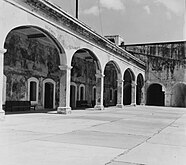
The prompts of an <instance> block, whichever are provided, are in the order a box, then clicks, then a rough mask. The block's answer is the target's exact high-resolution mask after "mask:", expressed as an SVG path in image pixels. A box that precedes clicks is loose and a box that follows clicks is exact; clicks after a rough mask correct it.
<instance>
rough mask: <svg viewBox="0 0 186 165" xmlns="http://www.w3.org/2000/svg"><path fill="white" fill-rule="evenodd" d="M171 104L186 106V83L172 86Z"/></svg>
mask: <svg viewBox="0 0 186 165" xmlns="http://www.w3.org/2000/svg"><path fill="white" fill-rule="evenodd" d="M171 106H173V107H186V85H185V84H183V83H179V84H176V85H175V86H174V87H173V88H172V98H171Z"/></svg>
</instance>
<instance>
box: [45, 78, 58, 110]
mask: <svg viewBox="0 0 186 165" xmlns="http://www.w3.org/2000/svg"><path fill="white" fill-rule="evenodd" d="M55 88H56V83H55V81H54V80H52V79H45V80H44V81H43V98H44V103H43V105H44V108H47V109H54V108H55Z"/></svg>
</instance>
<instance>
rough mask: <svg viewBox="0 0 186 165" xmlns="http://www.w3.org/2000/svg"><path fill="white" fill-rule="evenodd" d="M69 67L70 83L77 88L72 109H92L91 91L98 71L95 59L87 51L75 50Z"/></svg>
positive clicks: (91, 53) (93, 99) (97, 63)
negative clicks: (76, 97)
mask: <svg viewBox="0 0 186 165" xmlns="http://www.w3.org/2000/svg"><path fill="white" fill-rule="evenodd" d="M71 66H72V70H71V83H75V84H76V85H77V86H78V88H77V90H78V91H77V93H78V100H77V101H76V104H75V107H74V108H76V109H77V108H79V109H83V108H86V107H93V106H94V105H93V104H92V103H93V102H95V97H94V96H95V95H94V94H93V92H94V91H93V90H92V89H93V87H95V86H96V73H97V71H98V70H100V65H99V61H98V59H97V57H96V56H95V55H94V53H93V52H92V51H90V50H88V49H80V50H77V51H76V52H75V54H74V55H73V58H72V62H71ZM71 97H73V96H72V93H71V96H70V98H71Z"/></svg>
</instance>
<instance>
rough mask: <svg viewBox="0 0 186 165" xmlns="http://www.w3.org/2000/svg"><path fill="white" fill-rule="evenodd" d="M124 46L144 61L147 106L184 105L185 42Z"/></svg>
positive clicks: (185, 96)
mask: <svg viewBox="0 0 186 165" xmlns="http://www.w3.org/2000/svg"><path fill="white" fill-rule="evenodd" d="M123 48H124V49H125V50H127V51H128V52H130V53H132V54H133V55H135V56H136V57H137V58H139V59H141V60H142V61H144V62H145V63H146V74H145V93H146V104H147V105H161V106H175V107H186V41H177V42H176V41H175V42H162V43H148V44H132V45H125V46H123Z"/></svg>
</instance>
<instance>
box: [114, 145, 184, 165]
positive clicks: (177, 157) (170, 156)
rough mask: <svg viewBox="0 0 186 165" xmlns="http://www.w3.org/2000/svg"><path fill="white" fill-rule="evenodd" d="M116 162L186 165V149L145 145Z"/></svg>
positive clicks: (148, 164)
mask: <svg viewBox="0 0 186 165" xmlns="http://www.w3.org/2000/svg"><path fill="white" fill-rule="evenodd" d="M115 161H120V162H131V163H136V164H145V165H159V164H161V165H185V164H186V147H180V146H179V147H178V146H169V145H162V144H151V143H144V144H142V145H140V146H138V147H136V148H135V149H133V150H131V151H129V152H128V153H125V154H124V155H122V156H120V157H118V158H117V159H116V160H115Z"/></svg>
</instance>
